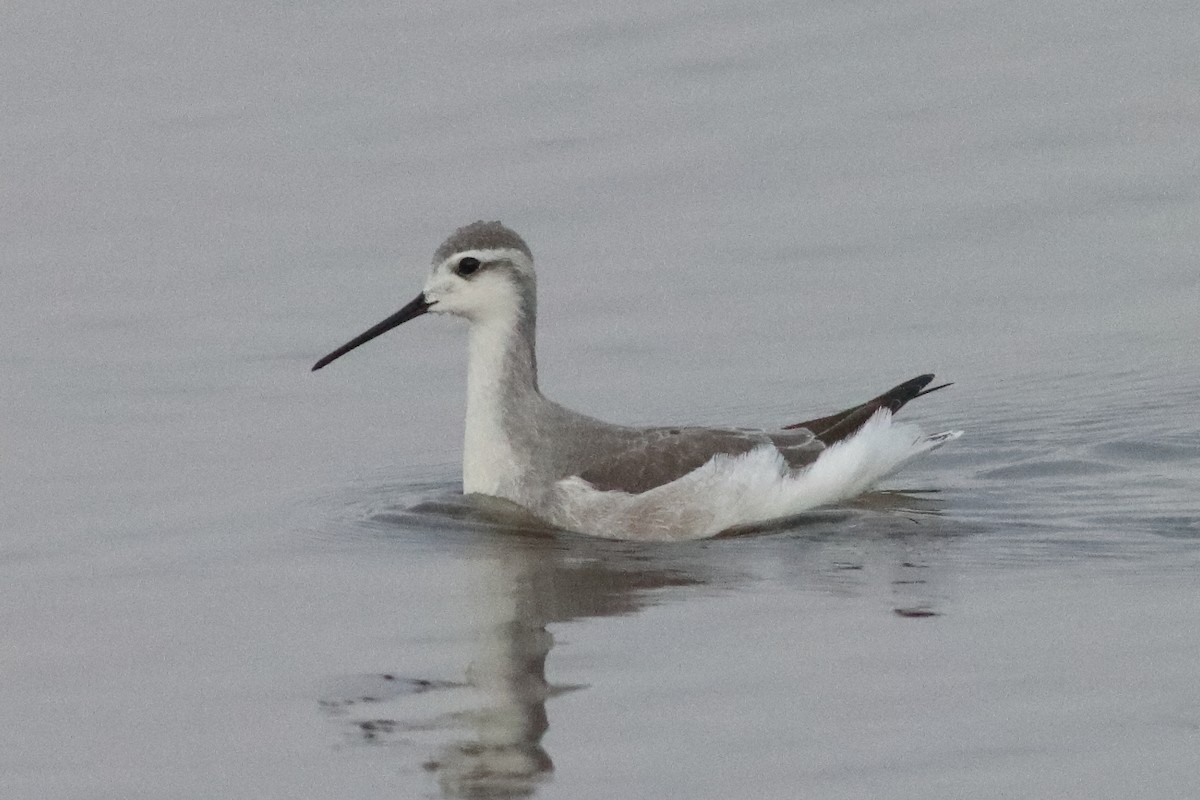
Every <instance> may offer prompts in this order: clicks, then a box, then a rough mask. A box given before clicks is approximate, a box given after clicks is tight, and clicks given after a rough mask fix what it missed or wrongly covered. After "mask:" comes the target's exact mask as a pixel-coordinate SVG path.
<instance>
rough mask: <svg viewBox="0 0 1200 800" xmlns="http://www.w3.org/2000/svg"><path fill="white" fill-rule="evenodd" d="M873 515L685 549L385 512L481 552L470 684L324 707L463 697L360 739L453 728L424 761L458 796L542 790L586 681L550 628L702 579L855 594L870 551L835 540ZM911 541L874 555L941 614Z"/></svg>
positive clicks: (475, 519)
mask: <svg viewBox="0 0 1200 800" xmlns="http://www.w3.org/2000/svg"><path fill="white" fill-rule="evenodd" d="M890 511H894V510H890ZM863 513H866V512H863V511H861V510H856V509H843V510H837V511H831V512H828V514H825V515H821V514H817V515H812V516H811V518H810V519H809V520H808V522H806V523H793V524H792V525H790V526H789V527H788V528H787V531H788V533H787V534H786V535H785V536H760V537H750V538H746V537H738V538H735V539H725V540H710V541H707V542H696V543H689V544H680V545H674V546H662V545H657V546H646V545H637V544H633V543H626V542H610V541H604V540H599V539H592V538H588V537H580V536H573V535H566V534H557V533H554V532H549V531H546V530H544V529H540V528H537V527H536V526H535V525H534V524H533V523H532V521H530V520H528V519H526V518H523V517H522V516H520V514H519V512H516V511H514V510H513V509H512V508H510V507H507V506H506V505H496V504H491V502H490V501H488V503H485V504H481V503H480V501H478V500H476V499H469V500H468V499H464V498H461V497H459V498H445V499H442V500H439V501H437V502H434V503H425V504H421V505H419V506H417V507H414V508H412V509H410V510H408V511H405V512H401V513H392V514H384V515H380V516H379V517H377V520H376V521H377V522H379V523H380V524H382V525H387V526H390V527H391V529H392V533H393V534H395V533H397V532H402V533H404V534H405V536H418V535H419V536H423V537H425V542H426V543H427V544H428V543H429V542H430V541H432V542H434V543H435V544H434V545H433V546H436V547H438V548H444V549H446V550H447V551H449V552H451V554H452V555H453V556H454V557H455V558H457V559H467V560H468V561H469V563H470V565H471V568H472V572H473V573H474V578H473V579H472V584H471V592H470V596H471V597H472V599H473V600H472V601H473V603H474V608H473V609H471V613H472V623H473V624H472V628H473V630H474V635H473V638H472V645H473V646H472V651H473V654H472V656H471V660H470V663H469V665H468V666H467V668H466V671H465V681H464V682H462V683H446V682H443V683H438V682H435V681H429V680H414V679H412V678H411V677H409V678H404V677H401V676H392V675H387V676H360V677H359V678H358V679H356V680H357V686H355V687H354V688H349V689H348V690H346V691H341V692H340V694H339V693H338V692H337V691H335V692H333V693H331V695H330V697H329V698H327V699H326V700H325V701H323V703H324V704H326V705H327V707H329V708H330V709H331V710H335V711H336V710H338V708H339V700H338V699H339V698H341V700H342V702H343V705H345V704H347V703H353V702H354V701H356V700H383V699H390V698H398V697H400V696H402V695H408V694H419V693H426V692H429V693H432V692H434V691H442V692H457V693H458V694H459V697H458V700H457V702H455V703H454V704H453V705H454V706H456V707H457V708H459V709H460V710H458V711H455V712H450V713H447V712H445V711H442V712H439V713H438V714H437V715H436V716H435V719H434V720H433V721H432V722H425V723H400V722H398V721H395V720H381V719H367V720H358V721H357V723H356V724H357V726H358V729H359V731H360V732H361V735H362V736H364V737H365V738H367V739H372V740H374V739H376V738H377V737H379V736H380V735H384V734H392V733H394V732H395V731H396V730H397V729H403V730H404V731H405V732H411V731H414V730H417V729H418V728H420V729H424V730H429V729H440V730H442V731H451V732H453V734H454V736H455V739H454V740H453V741H451V742H450V743H445V740H444V739H443V740H442V742H443V743H442V744H440V745H438V746H437V748H436V753H435V754H434V755H433V757H432V758H429V759H428V760H427V761H426V763H425V767H426V769H428V770H429V771H431V772H432V773H434V774H435V775H436V778H437V781H438V784H439V786H440V788H441V791H442V793H443V795H444V796H446V797H456V798H515V797H527V796H531V795H533V794H535V793H536V791H537V789H538V787H539V786H540V785H541V784H542V783H543V782H544V781H545V780H546V779H547V778H548V776H549V775H550V773H551V772H552V770H553V761H552V759H551V757H550V755H549V754H548V753H547V752H546V749H545V748H544V746H543V745H542V738H543V735H544V734H545V733H546V731H547V729H548V728H549V720H548V717H547V712H546V704H547V701H548V700H549V699H551V698H552V697H554V696H555V695H556V694H559V693H562V692H564V691H570V690H572V689H577V688H581V687H576V686H563V685H555V684H552V683H551V682H550V681H548V680H547V677H546V658H547V656H548V654H549V653H550V650H551V648H552V647H553V645H554V637H553V635H552V633H551V632H550V631H549V630H548V629H547V628H548V626H551V625H552V624H553V623H563V622H567V621H570V620H577V619H580V618H584V617H595V616H616V615H622V614H629V613H633V612H636V611H637V610H638V609H640V608H643V607H644V606H646V605H648V604H652V603H655V602H661V601H662V600H663V599H665V598H666V597H671V598H675V599H678V598H679V597H680V593H681V592H682V593H686V592H688V591H689V590H690V587H708V590H711V589H713V588H719V589H722V590H730V589H734V588H736V587H738V586H741V585H744V584H745V583H747V582H748V581H752V580H784V581H786V582H788V583H791V582H793V581H802V582H804V583H806V584H807V585H809V586H811V587H813V588H815V589H817V590H818V591H821V592H823V593H827V592H830V591H832V592H834V593H835V594H837V593H839V592H844V591H850V592H853V591H854V587H855V586H856V584H863V583H864V582H865V581H866V580H867V579H866V578H865V577H864V574H865V570H864V566H865V565H866V563H867V561H868V560H869V559H867V558H865V557H864V556H863V552H862V548H861V541H860V543H859V545H856V546H851V547H849V548H845V547H843V546H842V544H834V545H832V546H831V542H836V543H844V542H845V541H846V537H845V532H846V527H847V519H850V520H851V522H853V521H854V520H856V519H857V520H861V519H862V514H863ZM916 513H923V512H920V511H918V512H916ZM887 518H888V519H892V520H894V524H895V525H897V526H899V528H903V527H904V526H908V525H911V524H912V523H911V522H909V521H908V520H907V519H905V518H904V517H903V516H897V515H896V514H895V513H889V514H888V515H887ZM805 525H807V526H808V527H807V528H805V527H804V526H805ZM437 529H440V530H437ZM836 534H841V535H840V536H838V535H836ZM902 540H903V537H899V538H897V537H896V536H893V535H889V534H888V533H886V532H885V533H884V534H882V536H881V535H880V534H878V532H876V534H875V536H874V541H875V542H876V544H875V545H874V546H873V547H872V548H871V551H872V552H874V553H876V554H877V553H878V549H879V542H881V541H882V542H888V541H891V542H892V544H891V545H888V546H889V548H891V550H892V552H890V553H889V555H888V557H887V558H886V559H884V560H885V561H886V562H888V564H887V566H886V567H885V569H886V570H888V571H889V572H890V574H894V575H896V576H899V577H897V578H896V579H895V580H892V581H891V582H892V583H893V584H894V587H893V591H898V592H899V595H901V596H903V597H904V598H905V599H903V601H902V605H901V606H897V607H896V609H895V611H896V613H897V614H900V613H901V612H902V609H903V610H904V611H905V613H910V612H911V613H912V615H913V616H920V615H932V614H933V613H935V612H934V611H933V610H932V605H933V600H931V599H930V598H932V597H933V595H930V594H929V590H930V588H931V586H930V583H931V581H930V570H929V567H930V564H929V563H925V562H927V561H928V559H924V560H922V559H921V558H919V557H917V556H913V555H912V553H910V552H909V546H908V545H907V544H904V542H903V541H902ZM935 572H936V570H935ZM850 576H853V577H850ZM859 588H860V589H861V586H860V587H859ZM667 589H670V590H671V591H669V592H668V591H664V590H667ZM914 596H915V597H917V598H918V599H917V600H916V601H914V600H913V599H912V598H913V597H914ZM921 598H924V599H921ZM912 609H918V611H911V610H912ZM366 684H371V685H366Z"/></svg>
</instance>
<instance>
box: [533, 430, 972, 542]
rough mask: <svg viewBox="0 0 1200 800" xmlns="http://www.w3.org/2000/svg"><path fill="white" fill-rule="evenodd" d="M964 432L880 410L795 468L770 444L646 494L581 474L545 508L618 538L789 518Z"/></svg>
mask: <svg viewBox="0 0 1200 800" xmlns="http://www.w3.org/2000/svg"><path fill="white" fill-rule="evenodd" d="M961 435H962V432H961V431H949V432H946V433H940V434H936V435H934V436H926V435H925V434H924V433H922V432H921V430H920V428H918V427H917V426H915V425H912V424H908V423H893V422H892V415H891V412H889V411H887V410H882V409H881V410H880V411H878V412H876V413H875V415H874V416H872V417H871V419H870V420H868V421H867V423H866V424H865V425H863V427H862V428H861V429H859V431H858V432H857V433H855V434H854V435H853V436H851V437H850V438H849V439H846V440H845V441H842V442H839V443H837V444H835V445H833V446H831V447H830V448H829V449H828V450H825V451H824V452H823V453H821V455H820V457H819V458H817V460H816V461H815V462H813V463H812V464H811V465H809V466H808V467H806V468H804V469H802V470H799V471H795V472H794V471H792V470H790V469H789V468H788V467H787V464H786V463H785V462H784V460H783V458H782V456H780V455H779V453H778V452H777V451H776V450H775V449H774V448H772V447H760V448H757V449H755V450H753V451H751V452H749V453H746V454H745V455H741V456H724V455H721V456H716V457H715V458H713V459H712V460H710V461H709V462H708V463H706V464H705V465H704V466H702V467H700V468H699V469H696V470H693V471H692V472H690V473H688V474H687V475H684V476H683V477H682V478H679V479H678V480H676V481H673V482H671V483H668V484H666V485H664V486H659V487H657V488H655V489H651V490H650V491H648V492H643V493H642V494H629V493H627V492H603V491H598V490H596V489H595V488H593V487H592V485H591V484H589V483H588V482H587V481H584V480H582V479H580V478H567V479H565V480H561V481H559V482H558V483H557V484H556V485H555V491H554V492H553V495H554V497H553V500H552V502H551V503H549V504H548V506H549V507H548V508H547V509H545V510H544V513H545V512H549V513H547V514H546V515H547V516H548V517H549V518H550V521H551V522H553V523H554V524H556V525H560V526H562V527H565V528H569V529H572V530H577V531H582V532H584V533H590V534H592V535H594V536H604V537H607V538H613V539H641V540H682V539H701V538H705V537H709V536H714V535H716V534H718V533H720V532H721V531H723V530H727V529H729V528H732V527H735V526H738V525H749V524H753V523H759V522H766V521H768V520H773V519H779V518H781V517H788V516H792V515H794V514H799V513H800V512H802V511H807V510H809V509H811V508H816V507H817V506H823V505H828V504H830V503H836V502H837V501H839V500H845V499H847V498H850V497H854V496H855V495H858V494H861V493H862V492H864V491H866V490H867V489H869V488H871V487H872V486H873V485H875V483H877V482H878V481H879V480H881V479H883V478H885V477H887V476H888V475H890V474H891V473H893V472H895V471H896V470H897V469H899V468H900V467H901V466H903V465H904V464H905V463H906V462H908V461H910V460H912V459H913V458H915V457H917V456H919V455H921V454H922V453H927V452H929V451H930V450H933V449H934V448H936V447H939V446H940V445H942V444H944V443H945V442H948V441H950V440H951V439H957V438H958V437H959V436H961Z"/></svg>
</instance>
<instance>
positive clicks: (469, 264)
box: [454, 256, 479, 276]
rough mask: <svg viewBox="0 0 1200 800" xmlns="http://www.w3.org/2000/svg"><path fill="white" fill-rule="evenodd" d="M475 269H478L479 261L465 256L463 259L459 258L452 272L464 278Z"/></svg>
mask: <svg viewBox="0 0 1200 800" xmlns="http://www.w3.org/2000/svg"><path fill="white" fill-rule="evenodd" d="M477 269H479V259H478V258H472V257H471V256H466V257H465V258H460V259H459V260H458V266H457V267H455V269H454V271H455V272H457V273H458V274H459V275H464V276H465V275H470V274H471V273H473V272H474V271H475V270H477Z"/></svg>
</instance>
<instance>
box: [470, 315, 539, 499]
mask: <svg viewBox="0 0 1200 800" xmlns="http://www.w3.org/2000/svg"><path fill="white" fill-rule="evenodd" d="M520 335H521V334H520V332H519V330H518V324H517V311H516V309H515V308H514V309H513V311H512V313H511V314H498V315H495V316H491V317H489V318H487V319H483V320H478V321H475V322H473V323H472V324H471V327H470V333H469V340H470V341H469V345H468V358H467V421H466V431H465V435H464V440H463V492H465V493H468V494H470V493H473V492H477V493H480V494H488V495H493V496H497V497H506V498H508V499H510V500H516V499H517V497H516V495H517V492H516V487H518V486H520V485H521V484H520V477H521V475H520V473H521V464H520V463H519V462H518V459H517V455H516V452H515V451H514V448H513V443H512V442H511V441H510V439H509V437H508V434H507V433H506V431H505V427H504V414H505V411H506V401H511V400H512V399H513V395H514V394H519V393H524V392H526V391H528V390H529V389H533V390H534V391H536V387H535V386H533V385H532V380H531V379H530V378H529V377H527V376H526V375H525V374H524V372H523V371H522V370H521V369H519V366H520V365H519V364H515V363H514V361H515V359H519V358H522V357H524V355H525V354H524V353H522V352H520V351H521V349H523V347H522V346H523V345H524V342H522V341H521V340H520ZM530 355H532V354H530ZM515 366H516V367H518V369H514V367H515ZM529 367H530V372H529V375H532V364H530V365H529Z"/></svg>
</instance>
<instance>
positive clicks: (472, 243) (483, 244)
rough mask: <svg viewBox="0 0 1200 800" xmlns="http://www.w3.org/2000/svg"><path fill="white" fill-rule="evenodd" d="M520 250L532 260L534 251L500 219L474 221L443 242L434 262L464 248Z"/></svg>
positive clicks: (437, 262) (435, 254)
mask: <svg viewBox="0 0 1200 800" xmlns="http://www.w3.org/2000/svg"><path fill="white" fill-rule="evenodd" d="M503 248H508V249H510V250H520V251H521V252H522V253H524V254H525V256H526V257H527V258H528V259H529V260H530V261H532V260H533V253H531V252H530V251H529V245H527V244H525V240H524V239H522V238H521V237H520V236H519V235H518V234H517V232H516V231H514V230H512V229H511V228H506V227H504V225H502V224H501V223H500V222H499V221H496V222H483V221H482V220H481V221H479V222H472V223H471V224H470V225H464V226H462V227H461V228H459V229H458V230H456V231H455V232H454V233H452V234H450V236H449V237H448V238H447V239H446V241H444V242H442V245H441V247H439V248H438V249H437V251H435V252H434V254H433V263H434V264H440V263H441V262H443V261H445V260H446V259H447V258H449V257H450V256H452V255H454V254H455V253H461V252H462V251H464V250H500V249H503Z"/></svg>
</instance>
